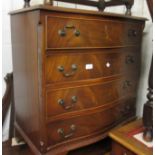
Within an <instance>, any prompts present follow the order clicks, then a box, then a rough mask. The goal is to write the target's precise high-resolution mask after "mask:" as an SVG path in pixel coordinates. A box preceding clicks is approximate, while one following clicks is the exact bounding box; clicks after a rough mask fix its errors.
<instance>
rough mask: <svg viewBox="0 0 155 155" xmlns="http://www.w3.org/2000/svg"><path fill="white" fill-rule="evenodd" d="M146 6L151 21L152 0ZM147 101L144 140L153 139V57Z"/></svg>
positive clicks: (148, 0) (144, 116)
mask: <svg viewBox="0 0 155 155" xmlns="http://www.w3.org/2000/svg"><path fill="white" fill-rule="evenodd" d="M147 4H148V8H149V11H150V15H151V17H152V21H153V0H147ZM148 85H149V88H148V91H149V92H148V94H147V98H148V101H147V102H146V103H145V104H144V110H143V123H144V126H145V131H144V134H143V138H144V140H146V141H152V140H153V57H152V61H151V66H150V73H149V79H148Z"/></svg>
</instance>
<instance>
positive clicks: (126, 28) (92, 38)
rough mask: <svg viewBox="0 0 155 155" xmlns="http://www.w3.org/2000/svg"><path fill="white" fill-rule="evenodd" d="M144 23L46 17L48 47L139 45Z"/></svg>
mask: <svg viewBox="0 0 155 155" xmlns="http://www.w3.org/2000/svg"><path fill="white" fill-rule="evenodd" d="M141 33H142V26H141V24H138V23H131V22H126V21H119V20H118V21H117V20H115V21H114V20H113V21H112V20H107V19H106V20H104V19H103V20H99V19H83V18H82V19H81V18H69V17H68V18H67V17H56V16H46V48H47V49H57V48H60V49H62V48H102V47H111V46H125V45H132V44H137V43H138V42H139V41H140V39H141Z"/></svg>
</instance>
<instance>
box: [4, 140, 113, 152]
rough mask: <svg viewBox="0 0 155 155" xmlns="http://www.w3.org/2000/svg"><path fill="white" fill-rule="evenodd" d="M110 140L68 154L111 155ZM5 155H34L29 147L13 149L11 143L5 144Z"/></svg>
mask: <svg viewBox="0 0 155 155" xmlns="http://www.w3.org/2000/svg"><path fill="white" fill-rule="evenodd" d="M110 143H111V142H110V139H108V138H107V139H105V140H104V141H100V142H98V143H96V144H93V145H90V146H87V147H84V148H80V149H77V150H74V151H71V152H69V153H68V155H109V153H108V151H109V150H110ZM2 154H3V155H34V154H33V153H32V152H31V150H30V149H29V148H28V146H27V145H23V146H16V147H11V142H10V141H7V142H5V143H3V150H2Z"/></svg>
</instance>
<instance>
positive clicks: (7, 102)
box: [2, 73, 14, 138]
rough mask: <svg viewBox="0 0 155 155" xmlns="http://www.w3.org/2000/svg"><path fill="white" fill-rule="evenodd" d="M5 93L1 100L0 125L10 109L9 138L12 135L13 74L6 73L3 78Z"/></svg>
mask: <svg viewBox="0 0 155 155" xmlns="http://www.w3.org/2000/svg"><path fill="white" fill-rule="evenodd" d="M5 82H6V91H5V94H4V96H3V99H2V125H3V124H4V121H5V119H6V115H7V114H8V111H9V108H10V109H11V112H10V113H11V114H10V128H9V138H12V137H13V135H14V95H13V73H8V74H7V75H6V77H5Z"/></svg>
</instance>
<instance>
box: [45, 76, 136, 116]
mask: <svg viewBox="0 0 155 155" xmlns="http://www.w3.org/2000/svg"><path fill="white" fill-rule="evenodd" d="M135 79H136V78H135ZM135 79H131V78H129V77H127V78H124V79H120V80H116V81H110V82H107V83H99V84H95V85H90V86H81V87H73V88H64V89H60V90H59V89H58V90H47V94H46V96H47V97H46V102H47V103H46V104H47V105H46V111H47V117H50V116H53V117H54V116H56V115H63V114H65V113H67V114H68V113H70V112H73V111H76V112H78V111H83V110H85V109H93V108H94V109H95V108H102V107H104V106H106V105H109V104H113V102H115V101H116V100H118V99H121V98H125V97H126V98H130V97H132V96H135V92H136V87H137V83H136V81H135ZM53 109H55V110H53ZM62 117H64V116H62Z"/></svg>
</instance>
